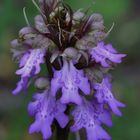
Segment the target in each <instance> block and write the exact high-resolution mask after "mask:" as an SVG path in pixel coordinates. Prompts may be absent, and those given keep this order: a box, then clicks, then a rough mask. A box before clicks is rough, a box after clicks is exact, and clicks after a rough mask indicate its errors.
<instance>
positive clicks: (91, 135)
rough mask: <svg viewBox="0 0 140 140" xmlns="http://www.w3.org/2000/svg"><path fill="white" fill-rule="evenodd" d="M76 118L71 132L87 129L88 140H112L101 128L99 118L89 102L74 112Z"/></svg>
mask: <svg viewBox="0 0 140 140" xmlns="http://www.w3.org/2000/svg"><path fill="white" fill-rule="evenodd" d="M72 115H73V116H74V121H75V123H74V125H73V126H72V127H71V131H72V132H75V131H79V130H80V129H81V128H85V129H86V133H87V140H99V139H105V140H110V139H111V138H110V136H109V135H108V133H107V132H106V131H105V130H104V129H103V128H102V127H101V122H100V119H99V116H98V115H97V113H96V112H95V110H94V108H93V106H92V105H91V104H90V103H89V102H84V103H83V104H82V105H80V106H77V107H76V108H75V109H74V111H73V112H72Z"/></svg>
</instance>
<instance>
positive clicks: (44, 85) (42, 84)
mask: <svg viewBox="0 0 140 140" xmlns="http://www.w3.org/2000/svg"><path fill="white" fill-rule="evenodd" d="M35 87H37V88H39V89H49V87H50V82H49V79H48V78H45V77H40V78H38V79H37V80H36V81H35Z"/></svg>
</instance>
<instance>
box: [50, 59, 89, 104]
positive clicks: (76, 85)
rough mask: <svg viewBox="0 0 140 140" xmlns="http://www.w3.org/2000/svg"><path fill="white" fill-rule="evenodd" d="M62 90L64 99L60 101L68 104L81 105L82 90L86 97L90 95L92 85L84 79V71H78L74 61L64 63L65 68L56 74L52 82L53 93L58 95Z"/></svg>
mask: <svg viewBox="0 0 140 140" xmlns="http://www.w3.org/2000/svg"><path fill="white" fill-rule="evenodd" d="M60 88H62V97H61V99H60V101H61V102H62V103H64V104H66V103H70V102H72V103H76V104H81V103H82V99H81V96H80V95H79V92H78V90H79V89H80V90H81V91H82V92H83V93H84V94H85V95H88V94H90V85H89V82H88V79H87V78H86V77H84V73H83V71H82V70H77V69H76V68H75V66H74V65H73V63H72V61H70V62H67V61H64V64H63V68H62V69H61V70H59V71H55V72H54V77H53V79H52V80H51V93H52V95H53V96H55V95H56V92H57V91H58V89H60Z"/></svg>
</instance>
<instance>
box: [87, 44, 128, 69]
mask: <svg viewBox="0 0 140 140" xmlns="http://www.w3.org/2000/svg"><path fill="white" fill-rule="evenodd" d="M90 54H91V57H92V59H95V61H96V62H97V63H101V65H102V66H103V67H109V63H108V61H107V60H110V61H111V62H113V63H116V64H117V63H121V62H122V58H123V57H125V56H126V55H125V54H118V53H117V51H116V50H115V49H114V48H113V47H112V45H111V44H107V45H105V44H104V42H99V43H98V44H97V47H94V48H92V49H91V50H90Z"/></svg>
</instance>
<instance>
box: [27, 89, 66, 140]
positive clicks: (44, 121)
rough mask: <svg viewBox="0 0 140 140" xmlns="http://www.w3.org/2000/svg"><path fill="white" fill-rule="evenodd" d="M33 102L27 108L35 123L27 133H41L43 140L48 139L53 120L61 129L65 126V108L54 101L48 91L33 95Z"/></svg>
mask: <svg viewBox="0 0 140 140" xmlns="http://www.w3.org/2000/svg"><path fill="white" fill-rule="evenodd" d="M34 100H35V101H34V102H31V103H29V106H28V111H29V114H30V115H31V116H35V122H34V123H33V124H32V125H31V126H30V128H29V132H30V133H34V132H41V133H42V135H43V139H45V140H46V139H49V138H50V137H51V135H52V130H51V125H52V123H53V121H54V119H56V120H57V121H58V123H59V125H60V126H61V127H62V128H64V127H65V126H66V125H67V123H68V117H67V116H66V115H65V114H64V111H65V110H66V106H65V105H63V104H61V103H60V102H59V101H56V100H55V98H54V97H52V96H51V95H50V93H49V91H45V92H44V93H42V94H41V93H40V94H35V95H34Z"/></svg>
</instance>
